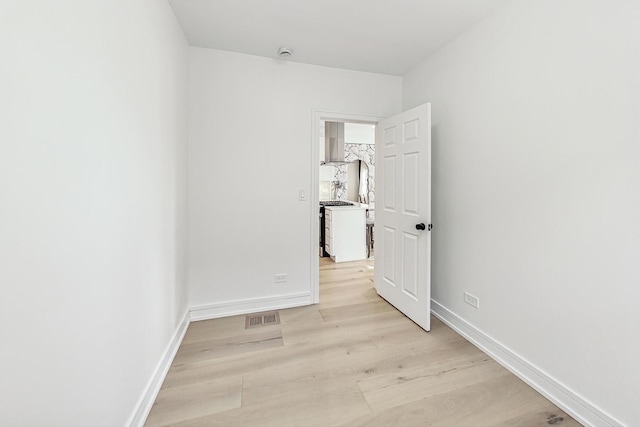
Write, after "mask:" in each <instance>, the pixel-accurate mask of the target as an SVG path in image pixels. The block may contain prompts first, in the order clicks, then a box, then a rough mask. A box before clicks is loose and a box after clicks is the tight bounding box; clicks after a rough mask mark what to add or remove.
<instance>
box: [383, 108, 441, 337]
mask: <svg viewBox="0 0 640 427" xmlns="http://www.w3.org/2000/svg"><path fill="white" fill-rule="evenodd" d="M376 169H377V170H376V176H378V177H380V178H381V182H379V184H378V183H376V184H377V185H376V224H375V242H376V254H375V258H374V268H375V273H374V274H375V287H376V291H377V292H378V294H379V295H380V296H381V297H382V298H384V299H385V300H387V301H388V302H389V303H391V304H392V305H393V306H394V307H396V308H397V309H398V310H400V311H401V312H402V313H404V314H405V315H406V316H407V317H409V318H410V319H411V320H413V321H414V322H415V323H417V324H418V325H419V326H420V327H422V328H423V329H425V330H427V331H428V330H429V329H430V328H431V324H430V312H431V104H424V105H421V106H419V107H416V108H413V109H411V110H409V111H406V112H404V113H401V114H398V115H397V116H393V117H390V118H388V119H385V120H382V121H380V122H379V123H378V126H377V129H376Z"/></svg>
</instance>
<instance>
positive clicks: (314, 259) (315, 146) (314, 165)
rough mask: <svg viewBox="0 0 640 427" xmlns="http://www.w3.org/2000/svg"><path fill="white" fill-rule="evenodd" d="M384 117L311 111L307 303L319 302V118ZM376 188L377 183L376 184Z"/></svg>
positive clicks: (355, 120)
mask: <svg viewBox="0 0 640 427" xmlns="http://www.w3.org/2000/svg"><path fill="white" fill-rule="evenodd" d="M383 119H386V117H381V116H371V115H367V114H353V113H342V112H336V111H326V110H316V109H314V110H313V111H312V120H313V122H312V124H311V129H312V132H311V134H312V138H311V167H310V168H309V169H310V170H311V190H310V191H309V194H311V198H310V216H311V242H310V244H311V278H310V288H309V293H310V295H311V302H310V303H309V304H317V303H319V302H320V268H319V263H318V262H319V260H318V256H319V254H318V252H319V248H320V247H319V244H318V243H319V241H320V231H319V229H320V223H319V218H318V209H319V201H320V200H319V198H320V194H319V191H318V189H319V188H320V180H319V174H320V120H330V121H334V122H348V123H366V124H377V123H378V122H379V121H380V120H383ZM376 188H377V184H376Z"/></svg>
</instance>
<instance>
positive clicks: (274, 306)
mask: <svg viewBox="0 0 640 427" xmlns="http://www.w3.org/2000/svg"><path fill="white" fill-rule="evenodd" d="M310 304H312V302H311V294H309V293H308V292H305V293H299V294H288V295H277V296H273V297H265V298H250V299H243V300H235V301H225V302H221V303H216V304H208V305H200V306H196V307H191V310H190V313H191V321H192V322H195V321H197V320H207V319H217V318H219V317H227V316H236V315H239V314H247V313H256V312H260V311H270V310H280V309H283V308H291V307H299V306H302V305H310Z"/></svg>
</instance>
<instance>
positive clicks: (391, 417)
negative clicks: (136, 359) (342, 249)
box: [146, 258, 580, 427]
mask: <svg viewBox="0 0 640 427" xmlns="http://www.w3.org/2000/svg"><path fill="white" fill-rule="evenodd" d="M372 267H373V260H367V261H362V262H353V263H343V264H335V263H333V262H332V261H331V260H330V259H327V258H323V259H321V261H320V301H321V302H320V304H318V305H313V306H308V307H299V308H293V309H287V310H280V311H279V313H280V322H281V323H280V324H277V325H263V326H259V327H254V328H249V329H245V317H246V316H235V317H228V318H224V319H214V320H206V321H200V322H194V323H192V324H191V325H189V329H188V330H187V333H186V335H185V338H184V341H183V343H182V345H181V346H180V349H179V351H178V354H177V355H176V357H175V360H174V361H173V364H172V366H171V369H170V371H169V373H168V375H167V378H166V380H165V382H164V383H163V385H162V389H161V390H160V393H159V394H158V397H157V399H156V402H155V403H154V405H153V408H152V410H151V413H150V414H149V417H148V419H147V423H146V425H147V426H169V425H171V426H254V425H255V426H258V425H259V426H456V427H458V426H473V427H479V426H504V427H506V426H517V427H525V426H526V427H536V426H545V425H546V426H548V425H554V426H579V425H580V424H579V423H577V422H576V421H575V420H573V419H572V418H571V417H569V416H568V415H567V414H565V413H564V412H562V411H561V410H560V409H558V408H557V407H556V406H555V405H553V404H552V403H551V402H549V401H548V400H547V399H545V398H544V397H543V396H541V395H540V394H538V393H537V392H536V391H534V390H533V389H532V388H530V387H529V386H527V385H526V384H525V383H523V382H522V381H521V380H519V379H518V378H517V377H515V376H514V375H512V374H511V373H509V372H508V371H507V370H506V369H504V368H502V367H501V366H500V365H498V364H497V363H496V362H494V361H493V360H492V359H490V358H489V357H488V356H487V355H485V354H484V353H482V352H481V351H480V350H478V349H477V348H476V347H474V346H473V345H472V344H470V343H468V342H467V341H466V340H464V339H463V338H462V337H460V336H459V335H457V334H456V333H455V332H454V331H452V330H451V329H450V328H448V327H447V326H446V325H444V324H443V323H441V322H440V321H439V320H437V319H432V330H431V332H428V333H427V332H424V331H423V330H422V329H420V328H419V327H418V326H416V325H415V324H414V323H413V322H411V321H410V320H409V319H407V318H406V317H405V316H403V315H402V314H401V313H399V312H398V311H396V310H395V309H394V308H393V307H392V306H390V305H389V304H387V302H386V301H384V300H383V299H381V298H380V297H378V296H377V294H376V292H375V289H373V282H372V280H373V269H372Z"/></svg>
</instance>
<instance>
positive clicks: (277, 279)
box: [273, 273, 287, 283]
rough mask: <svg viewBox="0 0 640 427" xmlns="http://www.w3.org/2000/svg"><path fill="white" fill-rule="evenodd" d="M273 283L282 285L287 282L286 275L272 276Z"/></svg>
mask: <svg viewBox="0 0 640 427" xmlns="http://www.w3.org/2000/svg"><path fill="white" fill-rule="evenodd" d="M273 281H274V282H276V283H284V282H286V281H287V274H286V273H281V274H276V275H275V276H273Z"/></svg>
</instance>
